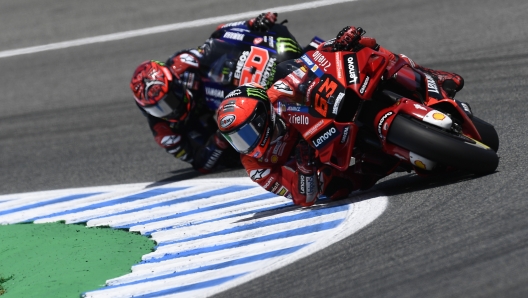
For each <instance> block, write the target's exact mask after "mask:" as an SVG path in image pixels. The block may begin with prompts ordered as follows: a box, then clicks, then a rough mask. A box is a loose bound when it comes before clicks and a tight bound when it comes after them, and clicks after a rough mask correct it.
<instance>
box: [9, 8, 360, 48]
mask: <svg viewBox="0 0 528 298" xmlns="http://www.w3.org/2000/svg"><path fill="white" fill-rule="evenodd" d="M355 1H357V0H321V1H312V2H306V3H302V4H294V5H286V6H278V7H273V8H267V9H261V10H253V11H248V12H243V13H237V14H230V15H225V16H219V17H212V18H205V19H201V20H195V21H189V22H182V23H175V24H168V25H162V26H155V27H150V28H145V29H138V30H130V31H125V32H118V33H112V34H106V35H100V36H94V37H87V38H80V39H74V40H70V41H63V42H57V43H50V44H47V45H41V46H34V47H28V48H22V49H14V50H7V51H1V52H0V58H6V57H13V56H19V55H26V54H33V53H38V52H44V51H51V50H58V49H65V48H70V47H76V46H82V45H88V44H94V43H100V42H108V41H114V40H120V39H126V38H132V37H137V36H143V35H150V34H156V33H163V32H168V31H175V30H181V29H188V28H195V27H201V26H207V25H218V24H222V23H225V22H232V21H237V20H243V19H248V18H251V17H255V16H256V15H258V14H260V13H262V12H265V11H272V12H277V13H283V12H291V11H298V10H305V9H312V8H317V7H322V6H329V5H334V4H341V3H346V2H355Z"/></svg>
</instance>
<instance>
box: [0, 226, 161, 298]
mask: <svg viewBox="0 0 528 298" xmlns="http://www.w3.org/2000/svg"><path fill="white" fill-rule="evenodd" d="M154 245H155V243H154V241H152V240H151V239H149V238H147V237H145V236H141V235H139V234H134V233H129V232H127V231H124V230H114V229H111V228H88V227H86V226H84V225H78V224H75V225H66V224H63V223H47V224H14V225H0V281H1V283H0V292H3V294H0V296H1V298H18V297H38V298H40V297H42V298H47V297H50V298H62V297H64V298H70V297H71V298H75V297H80V295H81V294H82V293H84V292H87V291H92V290H96V289H98V288H100V287H103V286H104V285H105V282H106V280H108V279H111V278H115V277H118V276H121V275H124V274H127V273H130V272H131V266H132V265H134V264H136V263H138V262H139V261H141V256H143V255H145V254H147V253H149V252H151V251H152V250H153V247H154ZM2 289H3V290H2Z"/></svg>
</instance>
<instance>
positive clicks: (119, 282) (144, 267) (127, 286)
mask: <svg viewBox="0 0 528 298" xmlns="http://www.w3.org/2000/svg"><path fill="white" fill-rule="evenodd" d="M386 206H387V198H386V197H372V198H368V197H364V198H359V200H358V197H354V198H353V199H348V200H343V201H339V202H332V203H330V202H327V203H321V204H317V205H316V206H313V207H310V208H300V207H297V206H294V205H293V204H292V203H291V201H290V200H288V199H286V198H284V197H278V196H276V195H274V194H271V193H268V192H267V191H265V190H263V189H262V188H261V187H260V186H259V185H257V184H255V183H254V182H252V181H251V180H250V179H249V178H229V179H227V178H223V179H203V180H202V179H197V180H188V181H180V182H176V183H170V184H165V185H158V186H152V185H149V184H146V183H144V184H129V185H118V186H104V187H91V188H79V189H66V190H58V191H46V192H35V193H22V194H13V195H4V196H0V224H12V223H21V222H35V223H45V222H55V221H59V220H64V221H66V223H67V224H69V223H81V222H86V223H87V226H89V227H93V226H110V227H113V228H125V229H129V230H130V231H137V232H140V233H141V234H143V235H146V236H150V237H152V239H153V240H155V241H156V242H157V246H156V249H155V251H154V252H152V253H149V254H147V255H144V256H143V257H142V261H141V262H140V263H139V264H136V265H133V266H132V272H131V273H129V274H126V275H124V276H120V277H116V278H114V279H111V280H108V281H107V284H106V286H105V287H103V288H100V289H97V290H94V291H90V292H86V293H83V297H131V296H134V297H173V296H178V297H206V296H210V295H213V294H215V293H218V292H221V291H224V290H226V289H228V288H232V287H234V286H236V285H239V284H242V283H244V282H247V281H249V280H251V279H254V278H256V277H258V276H261V275H264V274H266V273H269V272H271V271H273V270H275V269H277V268H280V267H283V266H285V265H287V264H290V263H292V262H294V261H296V260H298V259H300V258H303V257H306V256H308V255H310V254H312V253H314V252H315V251H318V250H320V249H322V248H324V247H327V246H329V245H330V244H332V243H334V242H337V241H339V240H341V239H343V238H345V237H347V236H349V235H351V234H353V233H354V232H356V231H358V230H360V229H361V228H363V227H365V226H366V225H368V224H369V223H371V222H372V221H373V220H375V219H376V218H377V217H378V216H380V215H381V214H382V213H383V211H384V210H385V208H386Z"/></svg>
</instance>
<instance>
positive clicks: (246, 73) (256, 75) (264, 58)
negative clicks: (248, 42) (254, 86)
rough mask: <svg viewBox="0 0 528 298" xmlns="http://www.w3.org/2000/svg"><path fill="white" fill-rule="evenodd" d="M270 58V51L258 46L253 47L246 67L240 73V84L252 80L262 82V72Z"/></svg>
mask: <svg viewBox="0 0 528 298" xmlns="http://www.w3.org/2000/svg"><path fill="white" fill-rule="evenodd" d="M268 60H269V53H268V51H266V50H264V49H261V48H257V47H251V52H250V53H249V56H248V57H247V59H246V63H245V64H244V69H243V70H242V73H241V75H240V83H239V86H241V85H244V84H246V83H251V82H255V83H259V84H260V79H261V78H262V73H263V72H264V71H265V69H266V65H267V64H268Z"/></svg>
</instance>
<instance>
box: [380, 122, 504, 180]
mask: <svg viewBox="0 0 528 298" xmlns="http://www.w3.org/2000/svg"><path fill="white" fill-rule="evenodd" d="M387 141H388V142H390V143H393V144H395V145H398V146H400V147H402V148H405V149H407V150H409V151H412V152H414V153H416V154H419V155H421V156H423V157H425V158H428V159H430V160H433V161H436V162H439V163H441V164H443V165H447V166H452V167H455V168H457V169H460V170H466V171H469V172H471V173H476V174H487V173H492V172H494V171H495V169H497V166H498V165H499V157H498V156H497V153H495V151H493V150H492V149H491V148H489V147H487V146H484V145H482V144H479V143H478V142H474V141H472V140H471V139H469V138H466V137H464V136H462V135H456V134H454V133H451V132H447V131H444V130H442V129H440V128H438V127H435V126H432V125H430V124H427V123H425V122H422V121H419V120H417V119H412V118H407V117H405V116H403V115H396V118H395V119H394V121H393V122H392V124H391V127H390V130H389V133H388V135H387Z"/></svg>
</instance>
